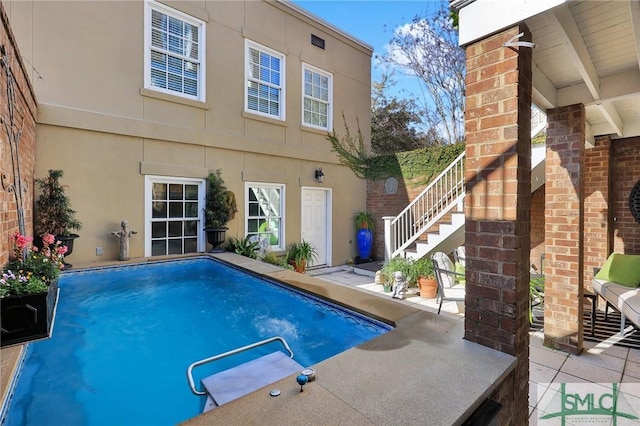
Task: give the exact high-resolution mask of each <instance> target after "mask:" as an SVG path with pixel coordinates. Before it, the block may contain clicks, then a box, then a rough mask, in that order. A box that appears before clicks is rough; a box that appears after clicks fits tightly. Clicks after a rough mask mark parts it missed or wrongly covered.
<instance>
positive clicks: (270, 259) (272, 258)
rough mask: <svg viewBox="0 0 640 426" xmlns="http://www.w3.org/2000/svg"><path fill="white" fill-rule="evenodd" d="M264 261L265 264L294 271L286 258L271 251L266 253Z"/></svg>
mask: <svg viewBox="0 0 640 426" xmlns="http://www.w3.org/2000/svg"><path fill="white" fill-rule="evenodd" d="M262 260H263V261H264V262H266V263H270V264H271V265H275V266H279V267H281V268H284V269H288V270H290V271H292V270H293V266H291V265H290V264H289V263H288V262H287V258H286V256H278V255H277V254H275V253H274V252H271V251H270V252H267V253H265V255H264V257H263V258H262Z"/></svg>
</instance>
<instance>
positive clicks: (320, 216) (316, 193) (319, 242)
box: [301, 188, 330, 265]
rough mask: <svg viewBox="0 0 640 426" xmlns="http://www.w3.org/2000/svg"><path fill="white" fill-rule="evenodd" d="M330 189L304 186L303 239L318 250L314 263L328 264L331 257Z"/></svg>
mask: <svg viewBox="0 0 640 426" xmlns="http://www.w3.org/2000/svg"><path fill="white" fill-rule="evenodd" d="M328 194H329V191H327V190H324V189H315V188H302V217H301V222H302V239H303V240H305V241H307V242H310V243H311V244H313V246H314V247H315V248H316V251H317V252H318V258H317V259H316V261H315V262H313V265H326V264H327V259H329V256H330V253H329V247H330V245H329V235H330V233H329V215H328V213H327V212H328V209H329V195H328Z"/></svg>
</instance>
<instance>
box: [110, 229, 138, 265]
mask: <svg viewBox="0 0 640 426" xmlns="http://www.w3.org/2000/svg"><path fill="white" fill-rule="evenodd" d="M111 233H112V234H113V235H115V236H116V237H118V238H120V255H119V256H118V260H129V238H130V237H131V235H133V234H137V232H136V231H131V230H130V229H129V222H127V221H126V220H123V221H122V222H120V230H119V231H113V232H111Z"/></svg>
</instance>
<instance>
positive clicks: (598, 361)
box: [570, 351, 626, 373]
mask: <svg viewBox="0 0 640 426" xmlns="http://www.w3.org/2000/svg"><path fill="white" fill-rule="evenodd" d="M570 358H571V359H575V360H576V361H579V362H584V363H588V364H590V365H595V366H598V367H603V368H607V369H609V370H613V371H616V372H618V373H622V372H623V370H624V365H625V362H626V361H625V359H624V358H618V357H615V356H611V355H607V354H606V353H601V354H593V353H590V352H584V351H583V352H582V354H580V355H578V356H576V355H572V356H570Z"/></svg>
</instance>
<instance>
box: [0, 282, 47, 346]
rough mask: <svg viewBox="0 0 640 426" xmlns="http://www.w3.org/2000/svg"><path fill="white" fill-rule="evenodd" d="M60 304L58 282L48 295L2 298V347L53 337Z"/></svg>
mask: <svg viewBox="0 0 640 426" xmlns="http://www.w3.org/2000/svg"><path fill="white" fill-rule="evenodd" d="M57 303H58V280H55V281H53V282H52V283H51V284H50V285H49V291H47V292H43V293H37V294H28V295H22V296H9V297H4V298H2V299H0V311H1V315H0V346H1V347H4V346H9V345H15V344H18V343H25V342H29V341H32V340H39V339H45V338H48V337H50V336H51V332H52V329H53V321H54V316H55V310H56V305H57Z"/></svg>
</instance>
